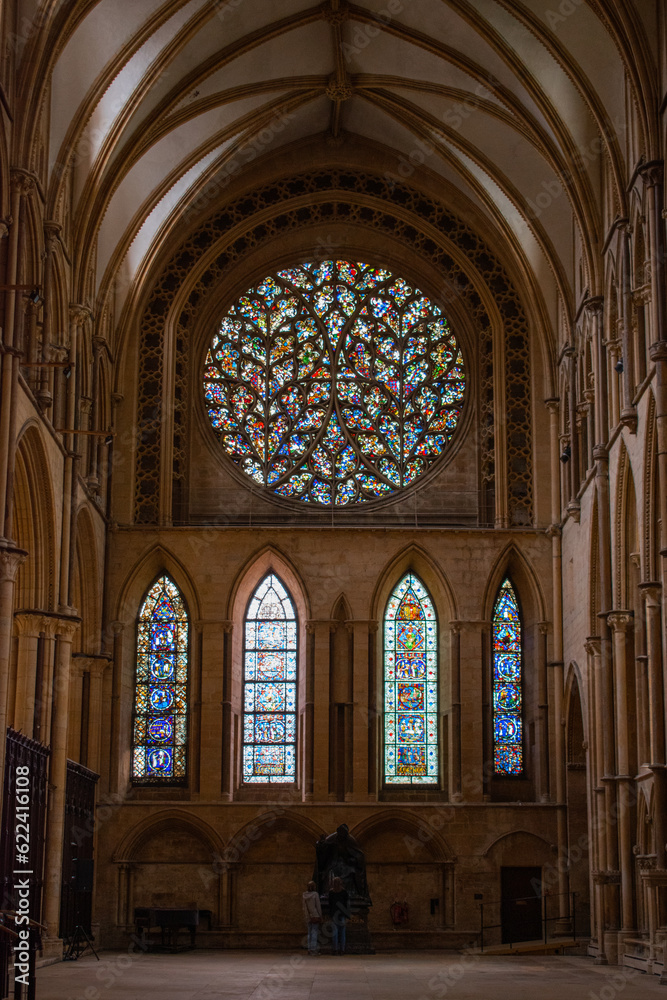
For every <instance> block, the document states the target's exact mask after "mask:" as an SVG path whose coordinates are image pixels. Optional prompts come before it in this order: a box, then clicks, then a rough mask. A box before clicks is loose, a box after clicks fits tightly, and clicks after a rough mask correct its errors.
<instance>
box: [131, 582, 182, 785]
mask: <svg viewBox="0 0 667 1000" xmlns="http://www.w3.org/2000/svg"><path fill="white" fill-rule="evenodd" d="M187 681H188V615H187V611H186V610H185V604H184V602H183V598H182V597H181V595H180V593H179V590H178V588H177V587H176V585H175V584H174V583H173V582H172V581H171V580H170V579H169V577H167V576H162V577H161V578H160V579H159V580H158V581H157V582H156V583H155V584H153V586H152V587H151V589H150V590H149V592H148V595H147V596H146V599H145V601H144V603H143V604H142V606H141V610H140V612H139V618H138V621H137V663H136V687H135V701H134V737H133V747H132V777H133V778H134V779H135V780H137V781H142V782H143V781H149V782H152V781H155V782H159V781H182V780H183V779H184V778H185V775H186V744H187Z"/></svg>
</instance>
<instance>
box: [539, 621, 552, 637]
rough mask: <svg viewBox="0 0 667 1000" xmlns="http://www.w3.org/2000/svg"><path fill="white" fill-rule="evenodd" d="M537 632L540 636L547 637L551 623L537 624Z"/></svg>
mask: <svg viewBox="0 0 667 1000" xmlns="http://www.w3.org/2000/svg"><path fill="white" fill-rule="evenodd" d="M537 631H538V632H539V633H540V635H548V634H549V632H550V631H551V622H538V623H537Z"/></svg>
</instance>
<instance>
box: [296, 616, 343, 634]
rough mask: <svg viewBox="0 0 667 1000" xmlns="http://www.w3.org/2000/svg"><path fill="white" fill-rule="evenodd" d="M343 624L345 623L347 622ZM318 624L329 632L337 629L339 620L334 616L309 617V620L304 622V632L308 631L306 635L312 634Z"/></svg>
mask: <svg viewBox="0 0 667 1000" xmlns="http://www.w3.org/2000/svg"><path fill="white" fill-rule="evenodd" d="M345 624H347V622H346V623H345ZM318 625H321V626H322V627H323V628H326V629H327V630H328V631H329V632H330V633H333V632H335V631H336V630H337V628H338V626H339V625H340V622H339V621H338V619H336V618H311V619H310V620H309V621H307V622H306V632H307V633H308V635H314V634H315V632H316V631H317V626H318Z"/></svg>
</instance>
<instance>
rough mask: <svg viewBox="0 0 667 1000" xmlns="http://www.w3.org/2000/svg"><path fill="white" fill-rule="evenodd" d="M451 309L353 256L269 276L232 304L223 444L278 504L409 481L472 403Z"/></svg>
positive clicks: (377, 495)
mask: <svg viewBox="0 0 667 1000" xmlns="http://www.w3.org/2000/svg"><path fill="white" fill-rule="evenodd" d="M465 386H466V377H465V368H464V361H463V356H462V353H461V349H460V347H459V345H458V343H457V340H456V338H455V336H454V334H453V333H452V331H451V329H450V327H449V325H448V323H447V320H446V318H445V316H444V315H443V313H442V310H441V309H440V308H439V307H438V306H437V305H435V304H434V303H433V302H431V301H430V300H429V299H428V298H427V297H426V296H425V295H424V294H423V293H422V292H420V291H419V289H417V288H414V287H413V286H412V285H410V284H409V283H408V282H407V281H405V280H404V279H403V278H401V277H397V276H396V275H394V274H392V273H391V272H390V271H388V270H385V269H382V268H374V267H371V266H370V265H368V264H362V263H351V262H349V261H343V260H328V261H324V262H323V263H305V264H300V265H298V266H297V267H291V268H286V269H285V270H282V271H278V272H277V273H276V274H274V275H272V276H269V277H266V278H265V279H264V280H263V281H261V282H260V283H259V285H257V287H256V288H253V289H250V290H249V291H247V292H246V293H245V294H243V295H241V296H240V297H239V298H238V299H237V301H236V302H235V303H234V304H233V305H232V306H231V307H230V308H229V310H228V311H227V314H226V315H225V317H224V319H223V320H222V323H221V324H220V328H219V329H218V331H217V333H216V334H215V336H214V337H213V341H212V343H211V345H210V348H209V351H208V354H207V357H206V365H205V372H204V394H205V400H206V407H207V410H208V415H209V418H210V420H211V423H212V425H213V428H214V430H215V431H216V433H217V435H218V437H219V439H220V441H221V444H222V447H223V448H224V450H225V451H226V452H227V454H228V455H229V456H230V457H231V459H232V460H233V461H234V462H235V463H236V464H237V465H238V466H239V468H241V469H242V470H243V471H244V472H245V473H246V474H247V475H248V476H249V477H250V478H251V479H252V480H253V481H254V482H255V483H257V484H259V485H261V486H264V487H266V488H268V489H269V490H270V491H272V492H273V493H275V494H277V495H278V496H279V497H285V498H288V499H292V500H297V501H303V502H305V503H309V504H321V505H325V506H342V505H346V504H354V503H364V502H368V501H373V500H378V499H382V498H383V497H388V496H390V495H391V494H394V493H396V492H397V491H399V490H401V489H404V488H405V487H408V486H410V485H411V484H412V483H414V482H415V480H417V479H418V478H419V477H420V476H422V475H423V474H424V473H425V472H426V471H427V470H428V469H429V468H430V467H431V466H432V465H433V463H434V462H436V461H437V460H438V459H439V458H440V457H441V456H442V455H443V453H444V452H445V451H446V449H447V445H448V442H449V441H450V439H451V437H452V435H453V433H454V431H455V428H456V425H457V422H458V420H459V416H460V414H461V410H462V407H463V402H464V396H465Z"/></svg>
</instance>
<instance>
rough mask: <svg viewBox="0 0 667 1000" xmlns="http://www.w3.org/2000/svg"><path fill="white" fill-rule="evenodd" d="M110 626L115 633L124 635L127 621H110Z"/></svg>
mask: <svg viewBox="0 0 667 1000" xmlns="http://www.w3.org/2000/svg"><path fill="white" fill-rule="evenodd" d="M109 628H110V629H111V631H112V632H113V634H114V635H122V634H123V631H124V629H125V622H119V621H117V622H109Z"/></svg>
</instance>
